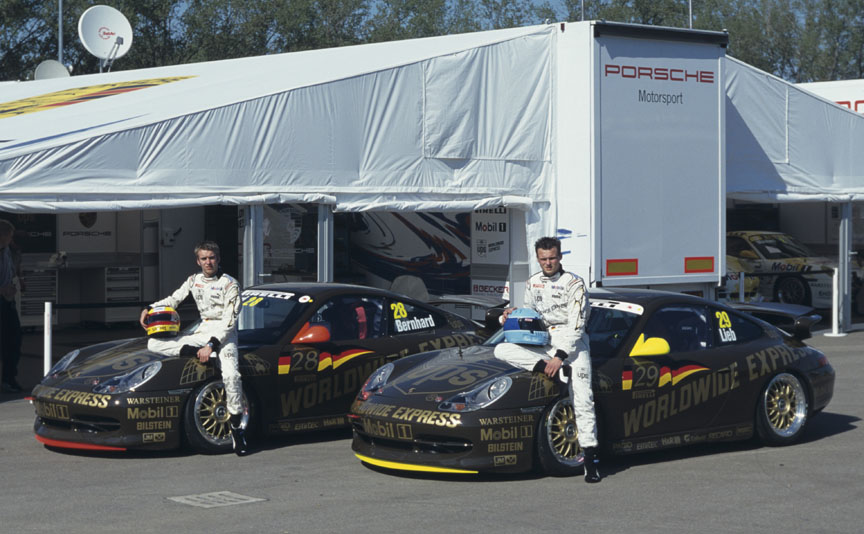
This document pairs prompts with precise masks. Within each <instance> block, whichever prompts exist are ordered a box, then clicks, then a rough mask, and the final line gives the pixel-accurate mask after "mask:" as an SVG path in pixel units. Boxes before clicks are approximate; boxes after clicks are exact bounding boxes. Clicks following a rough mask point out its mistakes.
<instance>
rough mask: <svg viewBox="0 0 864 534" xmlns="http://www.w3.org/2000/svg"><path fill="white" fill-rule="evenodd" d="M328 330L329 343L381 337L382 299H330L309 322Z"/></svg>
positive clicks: (382, 328)
mask: <svg viewBox="0 0 864 534" xmlns="http://www.w3.org/2000/svg"><path fill="white" fill-rule="evenodd" d="M312 322H313V323H318V324H322V325H323V326H326V327H327V328H328V329H329V330H330V339H332V340H333V341H347V340H351V339H372V338H376V337H381V336H383V335H384V332H385V330H384V327H385V326H384V299H381V298H377V297H368V296H342V297H336V298H333V299H330V300H329V301H327V303H326V304H324V305H323V306H321V308H319V310H318V313H317V314H316V315H315V317H314V318H313V319H312Z"/></svg>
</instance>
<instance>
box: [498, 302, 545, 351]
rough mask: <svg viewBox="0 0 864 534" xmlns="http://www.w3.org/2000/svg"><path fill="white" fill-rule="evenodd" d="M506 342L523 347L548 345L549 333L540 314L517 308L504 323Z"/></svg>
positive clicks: (528, 309) (529, 309)
mask: <svg viewBox="0 0 864 534" xmlns="http://www.w3.org/2000/svg"><path fill="white" fill-rule="evenodd" d="M504 340H505V341H506V342H507V343H519V344H521V345H547V344H549V332H547V331H546V324H545V323H544V322H543V318H542V317H541V316H540V314H539V313H537V312H536V311H534V310H532V309H531V308H516V309H515V310H513V311H512V312H511V313H510V315H508V316H507V319H506V320H505V321H504Z"/></svg>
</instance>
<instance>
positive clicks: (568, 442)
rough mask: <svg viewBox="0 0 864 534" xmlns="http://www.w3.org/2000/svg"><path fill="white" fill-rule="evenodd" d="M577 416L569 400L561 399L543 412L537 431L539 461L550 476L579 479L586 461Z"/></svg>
mask: <svg viewBox="0 0 864 534" xmlns="http://www.w3.org/2000/svg"><path fill="white" fill-rule="evenodd" d="M578 437H579V433H578V432H577V430H576V415H575V412H574V411H573V404H572V403H571V402H570V399H569V398H566V397H565V398H562V399H558V400H557V401H556V402H554V403H553V404H552V405H551V406H549V407H548V408H546V410H545V411H544V412H543V417H542V418H541V419H540V424H539V426H538V430H537V458H538V459H539V460H540V465H541V466H542V468H543V471H545V472H546V473H547V474H550V475H562V476H567V475H576V474H579V473H580V472H581V471H582V463H583V461H584V457H583V455H582V449H580V448H579V441H578Z"/></svg>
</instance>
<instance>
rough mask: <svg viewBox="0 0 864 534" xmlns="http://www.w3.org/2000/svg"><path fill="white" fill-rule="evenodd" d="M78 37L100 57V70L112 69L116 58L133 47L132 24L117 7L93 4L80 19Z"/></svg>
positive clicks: (90, 50)
mask: <svg viewBox="0 0 864 534" xmlns="http://www.w3.org/2000/svg"><path fill="white" fill-rule="evenodd" d="M78 37H79V38H80V39H81V43H82V44H83V45H84V48H86V49H87V51H88V52H90V53H91V54H93V55H94V56H96V57H98V58H99V72H102V69H103V68H107V69H108V71H109V72H110V71H111V65H112V64H113V63H114V60H115V59H117V58H121V57H123V56H124V55H126V52H128V51H129V49H130V48H132V26H130V25H129V21H128V20H126V17H124V16H123V13H120V12H119V11H117V10H116V9H114V8H113V7H110V6H93V7H91V8H90V9H88V10H87V11H85V12H84V13H83V14H82V15H81V18H80V19H78Z"/></svg>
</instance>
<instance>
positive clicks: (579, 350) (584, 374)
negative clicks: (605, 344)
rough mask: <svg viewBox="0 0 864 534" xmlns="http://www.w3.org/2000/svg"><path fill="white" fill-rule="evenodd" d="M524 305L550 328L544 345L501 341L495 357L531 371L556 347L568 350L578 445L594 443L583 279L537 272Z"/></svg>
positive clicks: (593, 445) (567, 273)
mask: <svg viewBox="0 0 864 534" xmlns="http://www.w3.org/2000/svg"><path fill="white" fill-rule="evenodd" d="M525 307H526V308H532V309H534V310H535V311H537V313H539V314H540V315H541V316H542V317H543V321H544V322H545V323H546V327H547V328H548V330H549V335H550V345H551V346H547V347H539V346H531V345H516V344H513V343H501V344H499V345H498V346H496V347H495V356H496V357H497V358H499V359H502V360H505V361H507V362H508V363H510V364H513V365H516V366H518V367H522V368H524V369H528V370H532V369H533V368H534V365H535V364H536V363H537V360H539V359H543V360H548V359H550V358H552V357H554V356H555V353H556V352H557V351H558V350H562V351H564V352H565V353H567V359H566V361H565V364H567V365H570V368H571V377H570V397H571V399H572V400H573V408H574V412H575V415H576V430H577V431H578V439H579V445H580V446H581V447H582V448H583V449H584V448H586V447H596V446H597V418H596V416H595V414H594V393H593V392H592V391H591V355H590V352H589V351H590V348H589V345H588V334H587V333H586V332H585V325H586V323H587V321H588V314H589V313H590V311H591V307H590V304H589V303H588V292H587V290H586V288H585V282H584V281H583V280H582V278H580V277H579V276H576V275H575V274H573V273H569V272H565V271H560V272H558V273H557V274H555V275H553V276H551V277H550V276H546V275H544V274H543V272H542V271H541V272H539V273H537V274H535V275H534V276H532V277H531V278H529V279H528V283H527V284H526V288H525Z"/></svg>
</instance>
